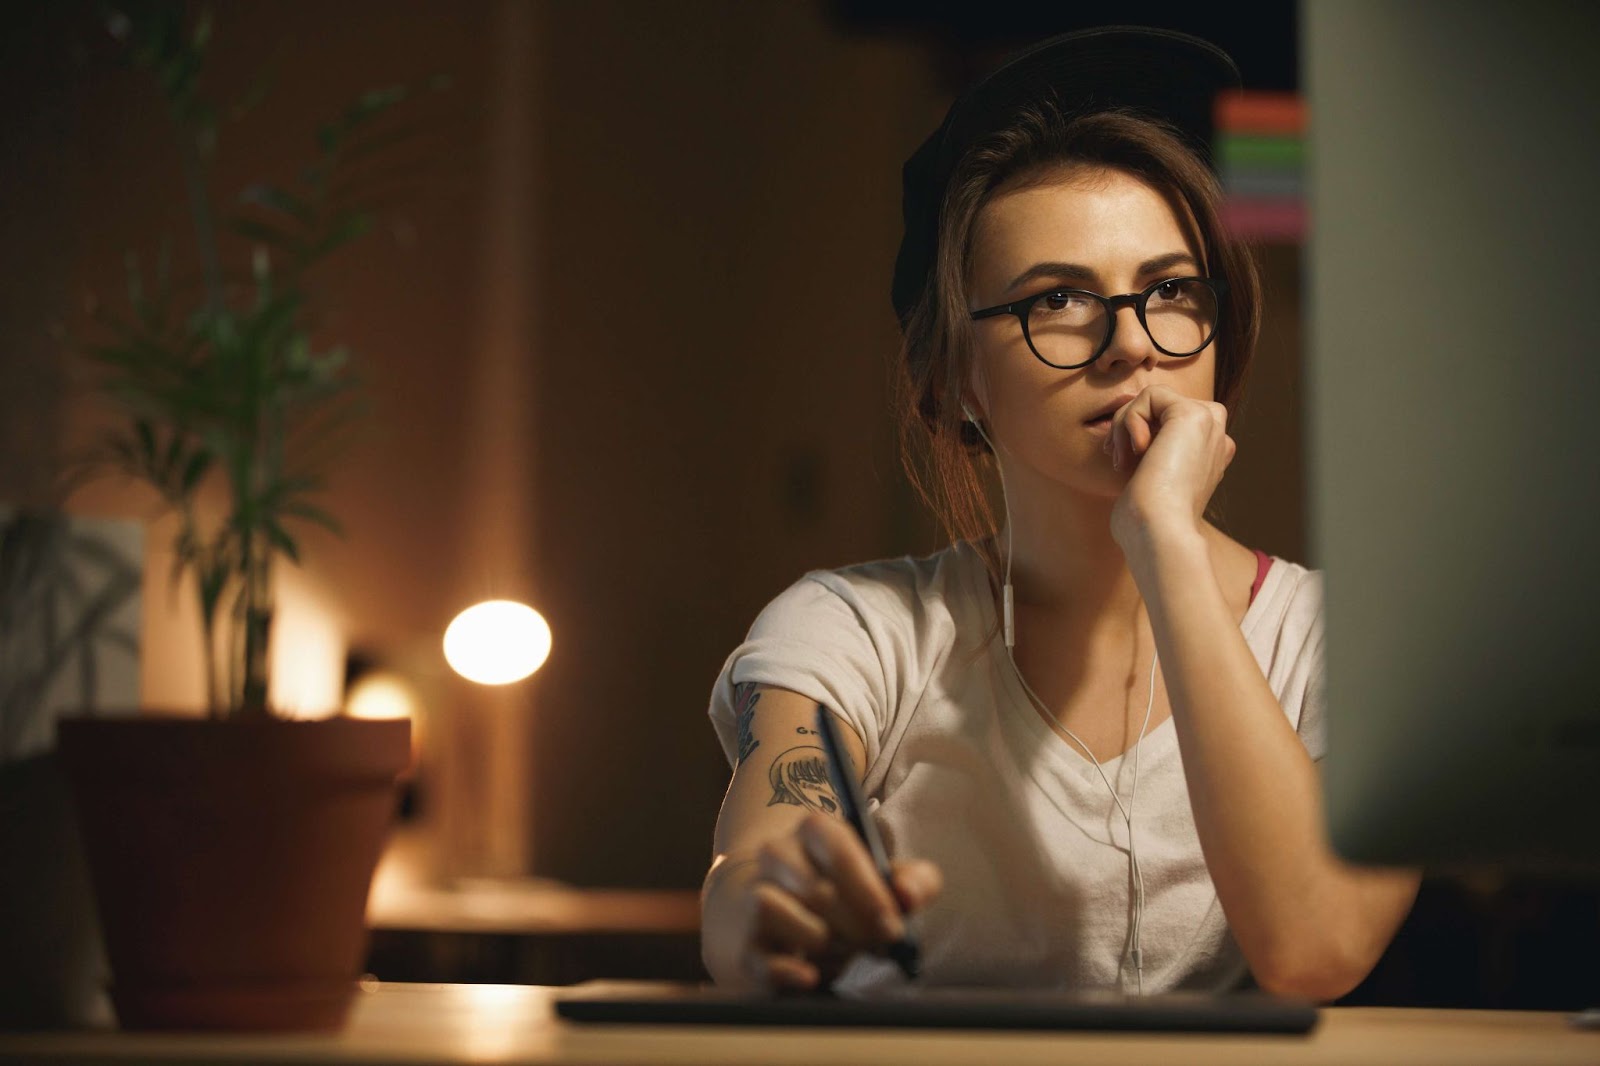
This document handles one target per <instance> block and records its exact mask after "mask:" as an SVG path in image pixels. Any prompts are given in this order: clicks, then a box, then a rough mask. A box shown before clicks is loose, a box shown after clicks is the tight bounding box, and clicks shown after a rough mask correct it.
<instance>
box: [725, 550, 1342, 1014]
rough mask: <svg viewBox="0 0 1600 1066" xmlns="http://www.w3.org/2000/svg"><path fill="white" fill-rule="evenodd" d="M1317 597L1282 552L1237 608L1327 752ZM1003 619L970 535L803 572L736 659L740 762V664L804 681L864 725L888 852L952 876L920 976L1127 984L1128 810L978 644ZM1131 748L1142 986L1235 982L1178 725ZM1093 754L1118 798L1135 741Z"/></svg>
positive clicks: (1278, 686)
mask: <svg viewBox="0 0 1600 1066" xmlns="http://www.w3.org/2000/svg"><path fill="white" fill-rule="evenodd" d="M1321 606H1322V577H1321V574H1320V573H1317V572H1315V571H1310V570H1307V569H1306V568H1304V567H1302V566H1298V565H1296V564H1294V563H1290V562H1286V561H1284V560H1282V559H1274V560H1273V561H1272V565H1271V567H1270V569H1269V570H1268V571H1267V573H1266V577H1265V579H1264V580H1263V581H1262V584H1261V587H1260V589H1259V590H1258V591H1257V593H1256V596H1255V599H1254V600H1253V601H1252V602H1251V604H1250V607H1249V610H1248V611H1247V612H1246V614H1245V616H1244V619H1243V621H1242V622H1241V624H1240V629H1241V630H1242V632H1243V635H1244V638H1245V640H1246V642H1247V643H1248V644H1249V646H1250V649H1251V650H1252V651H1253V652H1254V653H1255V656H1256V661H1257V662H1259V663H1260V664H1261V671H1262V674H1263V675H1264V676H1265V677H1266V679H1267V682H1268V684H1269V685H1270V686H1271V688H1272V691H1273V694H1274V695H1276V696H1277V698H1278V702H1279V704H1280V705H1281V706H1282V708H1283V713H1284V715H1285V716H1286V717H1287V718H1288V720H1289V723H1290V725H1291V726H1293V727H1294V728H1295V729H1296V730H1297V732H1298V734H1299V736H1300V738H1301V739H1302V741H1303V742H1304V743H1305V745H1306V747H1307V749H1308V750H1309V752H1310V754H1311V756H1312V758H1314V759H1320V758H1322V756H1323V754H1324V752H1325V747H1326V745H1325V740H1324V733H1323V715H1322V707H1323V698H1322V663H1323V650H1322V621H1321ZM994 620H995V610H994V602H993V599H992V594H991V592H990V589H989V584H988V577H987V572H986V570H985V568H984V565H983V561H982V558H981V557H980V556H979V555H978V553H977V552H976V551H975V550H974V549H973V548H972V547H971V545H969V544H966V543H965V542H962V543H958V544H956V545H953V546H952V547H949V548H946V549H944V550H943V551H940V552H936V553H934V554H933V555H929V556H926V557H924V558H920V559H914V558H910V557H906V558H900V559H888V560H881V561H877V562H870V563H863V564H861V565H858V566H851V567H846V568H844V569H841V570H833V571H814V572H812V573H809V574H806V575H805V576H804V577H803V578H801V579H800V580H799V581H797V582H796V583H795V584H794V585H792V586H790V587H789V588H788V589H787V590H785V591H784V592H783V593H782V594H780V595H779V596H778V597H777V598H776V599H774V600H773V601H772V602H771V603H770V604H768V605H767V607H766V608H765V609H764V610H763V611H762V612H761V614H760V616H759V617H758V618H757V619H756V621H755V624H754V625H753V626H752V627H751V629H750V634H749V636H748V638H747V639H746V640H745V642H744V643H743V644H741V645H740V646H739V647H738V648H737V649H735V650H734V652H733V654H732V655H730V656H729V657H728V661H727V663H726V664H725V665H724V666H723V669H722V673H721V675H720V676H719V677H718V678H717V682H716V686H715V688H714V689H713V691H712V696H711V707H710V715H711V721H712V724H713V726H714V727H715V728H716V732H717V738H718V740H720V741H721V743H722V748H723V751H724V753H725V754H726V755H727V757H728V762H729V765H730V766H733V765H735V764H736V755H737V752H738V727H737V724H736V721H735V710H734V705H733V686H734V685H735V684H739V683H743V682H747V681H748V682H757V683H762V684H767V685H773V686H777V687H781V688H786V689H791V690H793V691H795V692H798V693H800V694H801V695H804V696H808V697H810V698H811V699H814V700H816V701H817V702H819V703H821V704H822V705H823V706H825V707H828V708H829V709H831V710H833V711H835V712H837V713H838V714H839V715H840V716H841V717H842V718H844V720H845V721H847V722H848V723H849V724H850V725H851V726H852V727H853V728H854V729H855V731H856V733H857V734H858V735H859V736H860V737H861V740H862V742H863V743H864V744H865V747H866V758H867V766H866V773H865V782H864V791H865V793H866V795H867V796H868V797H869V804H868V805H869V808H870V809H871V811H872V815H873V817H874V819H875V820H876V822H877V825H878V828H879V830H880V831H881V833H882V835H883V839H884V843H885V845H886V847H887V848H888V850H889V852H890V854H891V855H893V856H895V857H902V856H903V857H916V858H924V859H931V860H933V861H934V862H935V863H937V864H938V865H939V867H940V868H941V870H942V872H943V873H944V881H945V886H944V892H943V893H942V895H941V896H940V897H939V899H938V900H936V901H935V902H934V903H933V904H931V905H930V906H929V907H928V908H927V909H926V910H924V911H923V912H921V913H920V914H919V915H918V916H917V917H916V918H915V919H914V922H913V929H914V931H915V932H916V934H917V936H918V938H919V939H920V942H921V947H922V980H923V981H924V982H925V983H928V984H945V985H991V986H992V985H1000V986H1027V987H1057V988H1072V989H1117V988H1125V989H1128V990H1132V989H1133V987H1134V977H1133V968H1132V965H1131V964H1126V966H1124V964H1123V962H1122V959H1123V955H1124V953H1125V950H1126V947H1127V937H1128V935H1129V919H1130V917H1131V914H1132V892H1131V879H1130V875H1129V869H1128V856H1127V846H1128V832H1127V827H1126V825H1125V824H1124V822H1123V820H1122V817H1121V815H1120V814H1119V813H1118V812H1117V810H1116V808H1115V806H1114V805H1113V804H1112V802H1111V796H1110V793H1109V791H1108V790H1107V788H1106V786H1105V783H1104V782H1103V781H1102V780H1101V779H1100V775H1099V774H1098V773H1097V772H1096V771H1095V769H1094V766H1093V765H1092V764H1091V763H1090V762H1089V760H1088V759H1087V758H1086V757H1085V756H1084V755H1083V753H1082V752H1081V751H1080V750H1078V749H1076V748H1074V747H1073V746H1072V745H1071V743H1070V742H1069V741H1067V740H1066V738H1064V737H1062V736H1061V735H1059V734H1058V733H1056V732H1055V731H1053V730H1052V729H1051V728H1050V727H1049V725H1047V724H1046V723H1045V722H1044V720H1043V719H1042V718H1041V717H1040V714H1039V712H1038V711H1036V710H1035V709H1034V708H1033V706H1032V704H1031V702H1030V701H1029V699H1028V697H1027V695H1026V693H1025V692H1024V691H1023V689H1022V687H1021V685H1020V684H1019V683H1018V680H1017V676H1016V674H1015V672H1014V671H1013V670H1012V667H1011V665H1010V662H1009V659H1008V657H1007V655H1006V652H1005V646H1004V643H1003V642H1002V640H1001V639H1000V638H999V637H998V636H996V637H994V638H993V639H991V640H988V641H987V642H986V640H985V638H986V637H987V636H988V634H989V633H990V631H991V629H992V628H993V627H994ZM1146 676H1148V674H1146ZM1139 750H1140V754H1139V789H1138V799H1137V803H1136V804H1135V806H1134V814H1133V818H1134V832H1135V834H1136V838H1137V842H1138V854H1139V863H1140V866H1141V867H1142V868H1143V871H1144V884H1145V909H1144V919H1143V925H1142V932H1141V934H1140V945H1141V948H1142V951H1143V955H1144V961H1145V968H1144V988H1145V991H1146V992H1163V991H1172V990H1178V989H1181V990H1192V991H1208V992H1210V991H1226V990H1229V989H1233V988H1236V987H1238V986H1239V985H1240V984H1241V982H1242V981H1244V980H1245V979H1246V978H1247V977H1248V970H1247V967H1246V965H1245V961H1244V957H1243V955H1242V954H1241V953H1240V951H1239V948H1238V945H1237V944H1236V943H1235V942H1234V940H1233V937H1232V935H1231V934H1230V933H1229V931H1228V926H1227V922H1226V921H1225V919H1224V917H1223V913H1222V907H1221V905H1220V904H1219V903H1218V901H1217V894H1216V889H1215V887H1214V886H1213V884H1212V882H1211V877H1210V874H1209V873H1208V871H1207V869H1206V864H1205V858H1204V856H1203V855H1202V853H1201V851H1200V841H1199V838H1198V837H1197V835H1196V833H1195V826H1194V816H1193V813H1192V811H1191V809H1190V806H1189V795H1188V790H1187V787H1186V785H1185V781H1184V775H1183V764H1182V760H1181V759H1180V757H1179V750H1178V742H1177V734H1176V732H1175V731H1174V726H1173V723H1172V721H1171V720H1170V719H1168V720H1167V721H1165V722H1163V723H1162V724H1161V725H1159V726H1157V727H1155V728H1154V729H1152V730H1151V731H1150V733H1149V735H1147V736H1146V737H1145V738H1144V740H1143V741H1141V742H1140V745H1139ZM1101 765H1102V766H1103V768H1104V770H1105V774H1106V777H1107V778H1109V779H1110V781H1111V782H1112V784H1113V785H1114V786H1115V787H1116V788H1117V790H1118V792H1119V794H1120V795H1121V797H1122V802H1123V804H1124V806H1126V805H1127V804H1128V802H1129V799H1128V797H1129V791H1130V789H1131V787H1132V783H1133V781H1132V779H1133V753H1132V751H1129V752H1128V753H1127V754H1125V755H1123V756H1120V757H1118V758H1116V759H1112V760H1110V761H1109V762H1105V763H1102V764H1101ZM1119 971H1125V972H1124V973H1123V977H1124V980H1123V982H1122V983H1120V984H1119V980H1118V978H1119ZM900 979H901V978H900V977H899V971H898V970H897V968H896V967H895V965H894V963H892V962H890V961H889V960H887V959H884V958H880V957H876V956H869V955H861V956H858V957H857V958H855V959H854V960H852V962H851V963H850V964H849V966H848V967H847V968H846V970H845V972H844V973H843V974H842V975H841V976H840V978H839V981H838V983H837V987H839V988H840V989H841V990H844V991H853V990H860V989H864V988H868V987H873V986H876V985H879V984H882V983H892V982H896V981H898V980H900Z"/></svg>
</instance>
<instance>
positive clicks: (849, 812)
mask: <svg viewBox="0 0 1600 1066" xmlns="http://www.w3.org/2000/svg"><path fill="white" fill-rule="evenodd" d="M817 732H818V733H821V734H822V749H823V751H825V752H827V753H828V776H829V777H830V778H832V779H833V791H834V795H836V796H837V797H838V799H839V811H840V813H842V814H843V815H844V817H845V821H847V822H849V823H850V825H851V826H852V827H853V828H854V829H855V831H856V835H857V836H859V837H860V838H861V842H862V843H863V844H865V845H866V846H867V852H868V853H869V854H871V856H872V864H873V865H874V866H876V867H877V868H878V874H879V876H881V877H882V878H883V883H884V885H885V886H886V887H887V888H888V889H889V895H891V896H894V900H895V905H896V906H899V905H900V897H898V896H895V894H894V882H893V880H892V878H893V871H892V870H890V868H889V853H888V852H887V851H885V850H884V848H883V838H882V837H880V836H879V835H878V827H877V825H876V824H874V823H873V821H872V819H871V818H868V817H867V803H866V800H865V798H863V797H862V795H861V787H860V786H859V785H857V784H856V778H855V775H854V774H852V773H850V772H849V766H850V761H849V760H850V757H849V756H848V755H846V754H845V750H844V742H843V741H842V740H840V739H839V730H838V726H836V725H834V723H833V715H832V714H831V713H829V711H828V709H827V708H826V707H823V706H822V705H820V704H819V705H818V706H817ZM900 910H901V913H902V914H904V913H905V908H904V907H901V909H900ZM885 950H886V951H887V953H888V955H889V957H890V958H891V959H893V960H894V961H895V963H896V964H897V965H898V966H899V967H900V971H901V972H902V973H904V974H905V975H906V976H907V977H910V978H915V977H916V976H917V972H918V970H919V969H920V962H921V958H922V955H921V952H920V951H919V950H918V948H917V942H916V940H914V939H913V938H912V936H911V928H910V926H909V924H908V925H907V927H906V933H905V935H904V936H903V937H901V938H900V939H899V940H897V941H895V942H894V943H893V944H890V945H889V946H888V948H887V949H885Z"/></svg>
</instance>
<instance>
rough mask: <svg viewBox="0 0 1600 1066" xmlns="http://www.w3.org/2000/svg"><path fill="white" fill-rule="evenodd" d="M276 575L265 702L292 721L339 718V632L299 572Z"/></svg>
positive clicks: (342, 644)
mask: <svg viewBox="0 0 1600 1066" xmlns="http://www.w3.org/2000/svg"><path fill="white" fill-rule="evenodd" d="M276 569H277V571H278V575H277V580H276V581H274V582H273V585H274V588H273V598H274V599H275V601H276V603H275V605H274V609H273V615H272V640H271V642H270V644H269V645H268V656H269V662H268V697H267V699H268V702H269V703H270V704H271V705H272V706H273V708H274V709H276V710H277V711H278V712H279V713H281V714H284V715H287V716H288V717H290V718H327V717H329V716H330V715H334V714H337V713H338V712H339V705H340V704H341V703H342V702H343V697H344V657H345V652H346V641H345V635H344V632H343V629H342V627H341V626H340V624H339V619H338V618H337V616H336V615H335V614H334V611H333V609H332V608H331V607H330V606H329V605H328V603H327V601H326V600H325V599H324V598H323V597H322V596H321V595H319V594H318V592H317V590H316V589H315V588H313V587H312V585H311V583H310V582H309V581H307V580H306V579H305V577H304V576H303V575H302V574H301V573H300V572H298V571H295V570H294V569H293V568H291V567H287V566H279V567H277V568H276Z"/></svg>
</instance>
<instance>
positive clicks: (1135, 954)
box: [961, 401, 1160, 995]
mask: <svg viewBox="0 0 1600 1066" xmlns="http://www.w3.org/2000/svg"><path fill="white" fill-rule="evenodd" d="M961 413H962V414H964V415H966V420H967V421H968V422H971V423H972V424H973V426H975V427H976V428H977V430H978V435H979V436H980V437H982V438H983V440H984V443H986V444H988V445H989V450H990V451H992V452H993V453H994V467H995V469H996V470H997V471H999V473H1000V498H1001V499H1002V500H1004V501H1005V506H1006V576H1005V584H1004V585H1003V586H1002V589H1001V604H1002V607H1003V612H1004V613H1003V621H1004V625H1005V642H1006V659H1007V660H1008V661H1009V662H1010V663H1011V671H1012V673H1014V674H1016V675H1017V680H1018V681H1019V682H1021V684H1022V689H1023V691H1024V692H1026V693H1027V694H1028V697H1029V698H1030V699H1032V700H1033V702H1034V705H1035V706H1037V707H1038V708H1039V711H1040V713H1041V714H1043V715H1044V717H1045V719H1046V720H1047V721H1054V716H1052V715H1051V714H1050V710H1049V708H1047V707H1046V706H1045V705H1044V701H1043V700H1041V699H1040V698H1039V697H1038V696H1037V695H1036V694H1035V693H1034V691H1033V688H1032V686H1030V685H1029V684H1028V679H1027V678H1025V677H1023V676H1022V670H1021V669H1020V668H1018V666H1017V659H1016V656H1015V655H1013V654H1012V650H1011V649H1012V648H1014V647H1015V646H1016V643H1017V639H1016V637H1017V635H1016V622H1015V619H1014V611H1013V607H1012V592H1011V557H1012V546H1013V534H1012V529H1011V497H1010V496H1009V495H1007V493H1006V471H1005V467H1004V466H1003V465H1002V464H1001V462H1000V449H999V448H997V447H996V446H995V443H994V441H992V440H990V439H989V434H988V433H987V432H985V431H984V428H983V423H982V422H980V421H978V416H977V415H975V414H973V413H972V408H970V407H968V406H967V404H966V402H965V401H962V404H961ZM1159 662H1160V656H1159V655H1157V656H1154V657H1152V659H1151V660H1150V700H1149V702H1148V703H1146V704H1145V709H1144V724H1143V725H1141V726H1140V727H1139V739H1138V740H1137V741H1135V742H1134V745H1133V789H1132V790H1131V791H1130V792H1129V794H1128V805H1127V806H1126V807H1124V806H1123V805H1122V799H1121V797H1119V796H1118V795H1117V790H1116V788H1115V787H1114V786H1113V785H1112V784H1111V779H1110V778H1108V777H1107V776H1106V772H1105V768H1104V767H1102V766H1101V765H1100V760H1099V759H1096V758H1095V757H1094V752H1092V751H1090V750H1089V745H1087V744H1085V743H1084V742H1083V741H1081V740H1079V739H1078V737H1077V735H1076V734H1074V733H1073V732H1072V730H1070V729H1068V728H1067V727H1066V726H1063V725H1061V724H1060V723H1059V722H1057V723H1056V728H1058V729H1060V730H1061V731H1062V732H1063V733H1065V734H1066V735H1067V736H1069V737H1071V738H1072V741H1073V743H1075V744H1077V745H1078V747H1080V748H1082V749H1083V753H1084V754H1085V755H1087V756H1088V757H1089V761H1090V762H1092V763H1094V768H1095V769H1096V770H1097V771H1099V774H1100V780H1101V781H1103V782H1105V786H1106V789H1107V791H1109V792H1110V793H1111V802H1113V803H1115V804H1116V805H1117V810H1118V811H1120V812H1121V814H1122V821H1123V824H1125V825H1126V826H1127V827H1128V865H1129V867H1130V869H1131V870H1132V873H1133V882H1134V900H1133V918H1132V920H1131V922H1130V923H1129V929H1128V944H1129V948H1130V951H1129V952H1127V953H1125V954H1124V955H1123V958H1124V959H1129V958H1130V955H1131V961H1132V962H1133V972H1134V977H1135V980H1136V981H1137V984H1136V986H1135V987H1136V988H1137V989H1138V993H1139V994H1140V995H1143V994H1144V955H1143V953H1142V952H1141V951H1140V950H1139V934H1140V931H1141V927H1142V926H1143V925H1144V871H1143V870H1141V869H1140V868H1139V850H1138V848H1137V846H1136V845H1135V844H1134V838H1133V805H1134V801H1135V800H1136V799H1138V797H1139V748H1140V747H1141V744H1140V741H1143V740H1144V734H1145V730H1147V729H1149V728H1150V712H1151V709H1152V708H1154V707H1155V702H1156V666H1157V664H1158V663H1159ZM1117 983H1118V985H1119V986H1120V985H1121V983H1122V973H1121V970H1120V969H1119V971H1118V974H1117Z"/></svg>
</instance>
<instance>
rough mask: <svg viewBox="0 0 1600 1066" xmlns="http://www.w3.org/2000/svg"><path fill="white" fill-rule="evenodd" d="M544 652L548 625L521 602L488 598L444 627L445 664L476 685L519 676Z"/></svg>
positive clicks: (504, 682)
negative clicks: (447, 663)
mask: <svg viewBox="0 0 1600 1066" xmlns="http://www.w3.org/2000/svg"><path fill="white" fill-rule="evenodd" d="M549 656H550V626H549V625H548V624H546V622H545V620H544V619H543V618H542V617H540V615H539V612H538V611H535V610H534V609H533V608H532V607H529V606H528V605H527V604H523V603H515V602H513V601H511V600H489V601H488V602H487V603H480V604H477V605H476V606H473V607H468V608H467V609H466V610H465V611H462V612H461V613H460V614H458V615H456V618H455V621H453V622H451V623H450V628H449V629H446V630H445V631H444V657H445V660H446V661H447V662H449V664H450V668H451V669H453V670H454V671H455V672H456V673H458V674H460V675H461V676H462V677H464V678H466V679H467V680H468V681H476V682H478V684H480V685H508V684H510V683H511V682H513V681H521V680H522V679H523V678H525V677H527V676H528V675H529V674H531V673H533V672H534V671H535V670H537V669H539V667H541V666H543V665H544V661H545V659H547V658H549Z"/></svg>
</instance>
